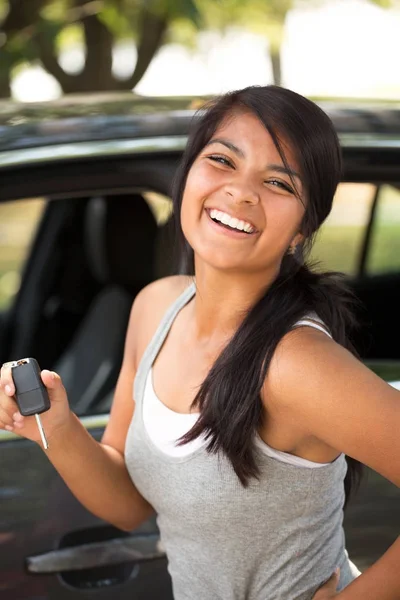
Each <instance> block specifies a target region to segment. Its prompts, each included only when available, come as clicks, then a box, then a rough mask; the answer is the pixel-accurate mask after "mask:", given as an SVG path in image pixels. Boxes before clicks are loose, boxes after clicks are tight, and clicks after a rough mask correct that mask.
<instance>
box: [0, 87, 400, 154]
mask: <svg viewBox="0 0 400 600" xmlns="http://www.w3.org/2000/svg"><path fill="white" fill-rule="evenodd" d="M205 99H206V98H198V97H152V98H149V97H143V96H138V95H136V94H133V93H109V94H96V95H94V94H82V95H79V94H77V95H71V96H64V97H62V98H60V99H58V100H55V101H50V102H41V103H17V102H13V101H1V102H0V164H2V165H4V166H5V165H7V164H13V163H14V160H13V155H14V153H15V151H21V150H24V149H25V150H28V149H32V148H35V149H40V148H43V147H47V148H49V147H54V146H59V147H60V148H61V147H62V146H64V148H65V145H71V144H77V151H78V150H79V145H81V146H80V148H82V147H83V146H82V144H83V143H88V142H90V143H93V142H107V141H110V140H119V141H122V142H123V141H124V140H132V139H133V140H135V139H137V140H138V139H148V140H151V139H154V138H156V137H157V138H158V139H159V140H160V139H161V138H163V137H165V138H169V139H171V138H175V139H176V140H178V139H179V140H180V143H179V144H178V145H177V147H176V149H177V150H178V149H181V148H182V147H183V145H184V140H185V138H186V135H187V132H188V129H189V126H190V122H191V120H192V118H193V115H194V113H195V111H196V109H197V108H199V107H200V106H201V105H202V104H203V102H204V100H205ZM318 104H319V105H320V106H321V108H323V109H324V110H325V111H326V112H327V113H328V115H329V116H330V117H331V119H332V120H333V122H334V124H335V127H336V129H337V131H338V133H339V136H340V137H341V141H342V144H343V145H347V146H349V145H350V146H356V147H358V146H364V145H365V144H367V145H370V144H374V145H375V144H378V145H380V146H383V147H390V146H391V145H393V144H394V145H396V146H398V145H399V144H400V103H396V102H365V101H363V102H360V101H345V102H343V101H340V102H339V101H326V100H321V101H318ZM178 146H179V147H178ZM127 151H128V150H127ZM10 153H11V154H10ZM23 154H24V153H23ZM78 154H79V152H78ZM35 156H36V158H35V157H33V158H32V156H30V155H29V153H27V154H26V155H25V157H22V156H20V157H19V160H18V162H23V161H24V160H28V162H29V161H30V160H37V159H38V158H37V157H38V155H37V154H36V155H35ZM46 156H47V153H46ZM61 156H62V152H60V157H61ZM44 158H45V157H44V155H43V159H44ZM47 158H49V157H48V156H47ZM50 158H51V157H50ZM54 158H56V157H54ZM20 159H21V160H20Z"/></svg>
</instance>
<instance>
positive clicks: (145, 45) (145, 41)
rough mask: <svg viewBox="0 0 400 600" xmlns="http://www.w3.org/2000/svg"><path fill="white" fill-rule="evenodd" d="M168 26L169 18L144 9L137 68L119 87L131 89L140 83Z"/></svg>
mask: <svg viewBox="0 0 400 600" xmlns="http://www.w3.org/2000/svg"><path fill="white" fill-rule="evenodd" d="M167 27H168V20H167V18H166V17H165V16H160V15H156V14H154V13H151V12H149V11H148V10H146V8H144V9H143V12H142V15H141V23H140V39H139V43H138V46H137V61H136V65H135V69H134V71H133V73H132V75H131V77H129V78H128V79H125V80H123V81H120V82H119V86H118V87H119V89H122V90H131V89H133V88H134V87H135V86H136V85H137V84H138V83H139V81H140V80H141V79H142V77H143V75H144V74H145V72H146V71H147V69H148V66H149V64H150V63H151V61H152V60H153V58H154V55H155V53H156V52H157V50H158V49H159V47H160V46H161V44H162V42H163V38H164V35H165V32H166V31H167Z"/></svg>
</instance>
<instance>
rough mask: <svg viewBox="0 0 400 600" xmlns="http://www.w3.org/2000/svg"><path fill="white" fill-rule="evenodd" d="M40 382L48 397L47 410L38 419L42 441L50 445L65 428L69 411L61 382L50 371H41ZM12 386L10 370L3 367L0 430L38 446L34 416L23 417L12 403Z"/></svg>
mask: <svg viewBox="0 0 400 600" xmlns="http://www.w3.org/2000/svg"><path fill="white" fill-rule="evenodd" d="M41 378H42V381H43V383H44V385H45V386H46V388H47V392H48V394H49V397H50V409H49V410H48V411H46V412H45V413H43V414H42V415H41V420H42V423H43V428H44V431H45V433H46V438H47V439H48V440H49V441H50V440H51V438H52V437H53V436H54V434H55V432H56V431H59V430H60V429H62V428H63V427H64V426H65V425H66V424H68V422H69V419H70V417H71V414H72V413H71V411H70V409H69V405H68V398H67V394H66V391H65V388H64V386H63V384H62V381H61V378H60V376H59V375H57V373H53V372H52V371H47V370H45V371H42V372H41ZM14 394H15V385H14V381H13V378H12V369H11V367H10V366H9V365H7V364H5V365H3V366H2V368H1V374H0V429H6V430H7V431H12V432H14V433H17V434H18V435H21V436H22V437H24V438H26V439H28V440H32V441H33V442H37V443H39V444H40V443H41V438H40V433H39V430H38V426H37V423H36V420H35V417H34V416H31V417H23V416H22V415H21V413H20V412H19V410H18V405H17V403H16V401H15V400H14Z"/></svg>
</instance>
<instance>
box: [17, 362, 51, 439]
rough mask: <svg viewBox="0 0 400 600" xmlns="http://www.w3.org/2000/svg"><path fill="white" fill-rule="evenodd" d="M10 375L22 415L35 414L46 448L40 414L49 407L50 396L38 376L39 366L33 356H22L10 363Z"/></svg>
mask: <svg viewBox="0 0 400 600" xmlns="http://www.w3.org/2000/svg"><path fill="white" fill-rule="evenodd" d="M11 375H12V378H13V381H14V385H15V399H16V401H17V404H18V408H19V412H20V413H21V415H23V416H24V417H29V416H31V415H35V418H36V422H37V426H38V428H39V433H40V436H41V438H42V442H43V446H44V449H45V450H47V449H48V447H49V446H48V443H47V439H46V435H45V433H44V430H43V426H42V422H41V419H40V416H39V415H40V414H41V413H43V412H46V410H49V408H50V398H49V394H48V392H47V389H46V386H45V385H44V383H43V381H42V378H41V377H40V367H39V365H38V363H37V361H36V360H35V359H34V358H23V359H21V360H16V361H14V362H13V363H11Z"/></svg>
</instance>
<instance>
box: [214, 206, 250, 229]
mask: <svg viewBox="0 0 400 600" xmlns="http://www.w3.org/2000/svg"><path fill="white" fill-rule="evenodd" d="M210 217H211V218H212V219H216V220H217V221H220V222H221V223H223V224H224V225H228V226H229V227H232V229H238V230H239V231H245V232H246V233H252V232H253V231H254V228H253V227H252V226H251V225H250V223H246V222H245V221H241V220H239V219H236V218H235V217H231V216H230V215H228V214H227V213H225V212H222V211H221V210H216V209H215V208H213V209H212V210H210Z"/></svg>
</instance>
